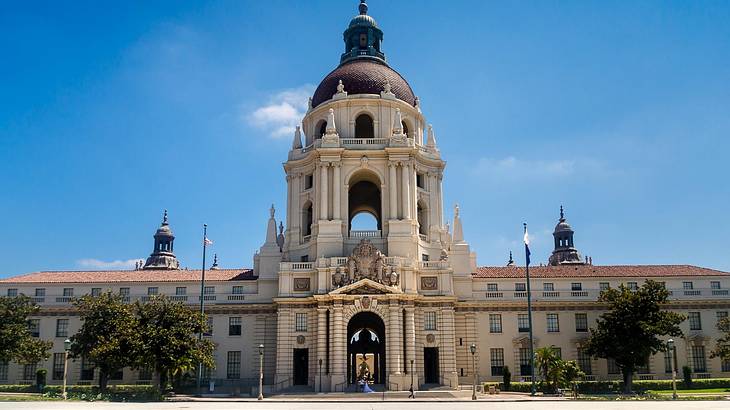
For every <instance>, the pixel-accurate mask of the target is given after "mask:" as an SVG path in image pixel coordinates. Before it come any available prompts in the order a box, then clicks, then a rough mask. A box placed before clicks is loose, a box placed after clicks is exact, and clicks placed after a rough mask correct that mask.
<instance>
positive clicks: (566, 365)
mask: <svg viewBox="0 0 730 410" xmlns="http://www.w3.org/2000/svg"><path fill="white" fill-rule="evenodd" d="M560 371H561V377H560V379H561V383H563V386H565V387H570V389H571V390H572V391H573V397H575V398H577V397H578V384H577V383H575V381H576V380H578V379H580V378H581V377H583V376H585V373H583V371H582V370H581V369H580V366H578V363H577V362H576V361H575V360H568V361H562V360H561V363H560Z"/></svg>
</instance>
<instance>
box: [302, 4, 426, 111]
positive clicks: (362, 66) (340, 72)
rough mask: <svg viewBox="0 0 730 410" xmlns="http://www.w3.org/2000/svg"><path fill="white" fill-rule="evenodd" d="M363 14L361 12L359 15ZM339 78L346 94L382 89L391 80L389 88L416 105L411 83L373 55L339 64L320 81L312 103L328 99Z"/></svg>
mask: <svg viewBox="0 0 730 410" xmlns="http://www.w3.org/2000/svg"><path fill="white" fill-rule="evenodd" d="M358 17H363V16H358ZM340 80H342V84H343V85H344V86H345V91H346V92H347V94H348V95H355V94H377V95H380V92H381V91H383V88H384V87H385V84H386V83H390V87H391V92H392V93H393V94H395V96H396V97H397V98H398V99H400V100H403V101H405V102H407V103H408V104H410V105H412V106H415V105H416V96H415V95H414V94H413V90H412V89H411V86H410V85H408V82H407V81H406V80H405V78H403V77H402V76H401V75H400V74H398V72H397V71H395V70H393V69H392V68H390V67H389V66H388V65H387V64H385V63H383V62H380V61H379V60H376V59H370V58H359V59H355V60H351V61H348V62H346V63H344V64H341V65H340V66H339V67H337V68H336V69H334V71H332V72H331V73H329V74H327V76H326V77H325V78H324V79H323V80H322V82H320V83H319V86H317V89H316V90H315V91H314V96H313V97H312V107H317V106H318V105H320V104H322V103H323V102H325V101H328V100H330V99H331V98H332V96H333V95H334V94H335V93H337V84H338V83H339V81H340Z"/></svg>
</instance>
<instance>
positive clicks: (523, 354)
mask: <svg viewBox="0 0 730 410" xmlns="http://www.w3.org/2000/svg"><path fill="white" fill-rule="evenodd" d="M519 354H520V375H521V376H530V375H532V366H530V349H529V348H527V347H520V353H519Z"/></svg>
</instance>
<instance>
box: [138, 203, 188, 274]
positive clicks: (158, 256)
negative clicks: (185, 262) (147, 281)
mask: <svg viewBox="0 0 730 410" xmlns="http://www.w3.org/2000/svg"><path fill="white" fill-rule="evenodd" d="M153 237H154V238H155V245H154V248H153V249H152V253H151V254H150V257H149V258H147V261H146V262H145V263H144V265H143V266H142V269H179V268H180V262H178V260H177V258H176V257H175V254H174V253H173V249H174V247H173V244H174V242H175V235H173V234H172V230H170V224H169V222H168V220H167V209H165V212H164V214H163V216H162V223H161V224H160V227H159V228H157V232H155V234H154V236H153Z"/></svg>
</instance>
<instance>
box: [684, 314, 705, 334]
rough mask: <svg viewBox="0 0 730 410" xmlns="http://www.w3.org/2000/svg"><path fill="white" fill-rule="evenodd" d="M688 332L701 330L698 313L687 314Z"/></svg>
mask: <svg viewBox="0 0 730 410" xmlns="http://www.w3.org/2000/svg"><path fill="white" fill-rule="evenodd" d="M687 316H688V317H689V330H702V320H701V319H700V312H689V314H688V315H687Z"/></svg>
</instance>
